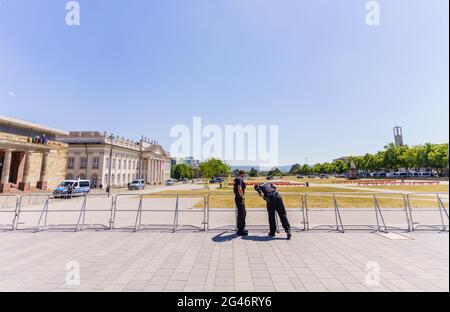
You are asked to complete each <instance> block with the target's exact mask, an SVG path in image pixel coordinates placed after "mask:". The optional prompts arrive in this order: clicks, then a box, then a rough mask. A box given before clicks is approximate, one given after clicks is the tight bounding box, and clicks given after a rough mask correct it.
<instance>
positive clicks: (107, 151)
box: [58, 131, 171, 187]
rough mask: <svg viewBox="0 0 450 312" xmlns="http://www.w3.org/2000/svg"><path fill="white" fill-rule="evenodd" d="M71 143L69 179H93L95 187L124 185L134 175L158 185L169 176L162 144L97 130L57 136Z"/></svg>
mask: <svg viewBox="0 0 450 312" xmlns="http://www.w3.org/2000/svg"><path fill="white" fill-rule="evenodd" d="M58 140H59V141H62V142H64V143H67V144H68V146H69V152H68V158H67V169H66V171H67V174H66V179H72V178H80V179H88V180H91V183H92V185H93V187H106V186H108V185H110V186H112V187H124V186H126V185H127V184H128V183H130V182H131V181H132V180H134V179H144V180H145V182H146V183H147V184H152V185H158V184H162V183H163V182H164V181H166V180H167V179H169V178H170V168H171V158H170V156H169V155H168V154H167V153H166V151H165V150H164V149H163V147H162V146H161V145H159V144H157V143H156V142H154V141H149V140H148V139H146V138H142V139H141V140H139V141H136V142H135V141H132V140H128V139H125V138H121V137H118V136H113V135H108V134H107V133H100V132H97V131H74V132H70V133H69V135H68V136H62V137H58Z"/></svg>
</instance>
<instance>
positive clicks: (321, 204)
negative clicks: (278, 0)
mask: <svg viewBox="0 0 450 312" xmlns="http://www.w3.org/2000/svg"><path fill="white" fill-rule="evenodd" d="M279 191H280V192H282V193H284V195H283V199H284V203H285V206H286V208H300V207H301V202H302V201H301V197H302V195H301V194H307V204H308V208H311V209H314V208H333V207H334V201H333V196H332V194H324V193H335V194H336V201H337V203H338V205H339V207H341V208H371V207H374V196H373V194H376V196H377V199H378V204H379V206H380V207H381V208H403V207H404V201H403V195H402V194H384V193H379V192H376V188H374V190H373V194H372V193H371V192H366V193H362V192H361V191H359V190H348V189H342V188H334V187H328V186H311V187H286V188H280V189H279ZM158 194H166V195H170V194H184V196H194V197H195V196H199V202H198V203H197V204H196V206H195V207H196V208H202V207H203V201H202V200H201V199H200V196H208V195H209V204H210V207H213V208H234V206H235V204H234V194H233V192H232V189H231V188H228V187H227V188H222V189H215V190H205V189H201V190H190V191H182V192H180V191H175V190H174V191H164V192H161V193H158ZM410 198H411V201H410V204H411V207H412V208H436V207H437V206H438V203H437V200H436V198H435V197H433V196H419V195H413V196H411V197H410ZM246 206H247V208H263V207H265V206H266V204H265V201H264V200H263V199H262V198H260V197H259V196H258V194H257V193H256V192H254V191H253V190H252V189H248V192H247V194H246ZM445 206H446V207H448V203H445Z"/></svg>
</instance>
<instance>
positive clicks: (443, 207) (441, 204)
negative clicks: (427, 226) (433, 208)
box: [436, 194, 448, 232]
mask: <svg viewBox="0 0 450 312" xmlns="http://www.w3.org/2000/svg"><path fill="white" fill-rule="evenodd" d="M436 199H437V202H438V209H439V215H440V216H441V223H442V232H446V231H447V226H446V225H445V222H444V215H443V212H442V209H444V210H445V206H443V203H442V201H441V198H440V197H439V194H436ZM447 217H448V215H447Z"/></svg>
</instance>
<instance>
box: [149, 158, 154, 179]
mask: <svg viewBox="0 0 450 312" xmlns="http://www.w3.org/2000/svg"><path fill="white" fill-rule="evenodd" d="M150 172H151V173H150V176H151V182H152V184H155V160H154V159H153V158H151V159H150Z"/></svg>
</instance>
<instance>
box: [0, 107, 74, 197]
mask: <svg viewBox="0 0 450 312" xmlns="http://www.w3.org/2000/svg"><path fill="white" fill-rule="evenodd" d="M57 133H58V134H60V133H65V132H62V131H59V130H55V129H52V128H48V127H44V126H39V125H37V124H33V123H30V122H26V121H21V120H17V119H14V118H10V117H5V116H1V115H0V193H4V192H10V191H17V190H20V191H29V190H30V189H31V188H38V189H41V190H47V189H48V186H49V185H48V184H49V182H50V186H51V187H53V186H56V184H58V183H60V182H61V180H62V178H63V177H64V168H65V160H66V156H67V145H66V144H63V143H59V142H55V141H54V138H55V134H57ZM49 158H50V161H49ZM61 162H62V163H61Z"/></svg>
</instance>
